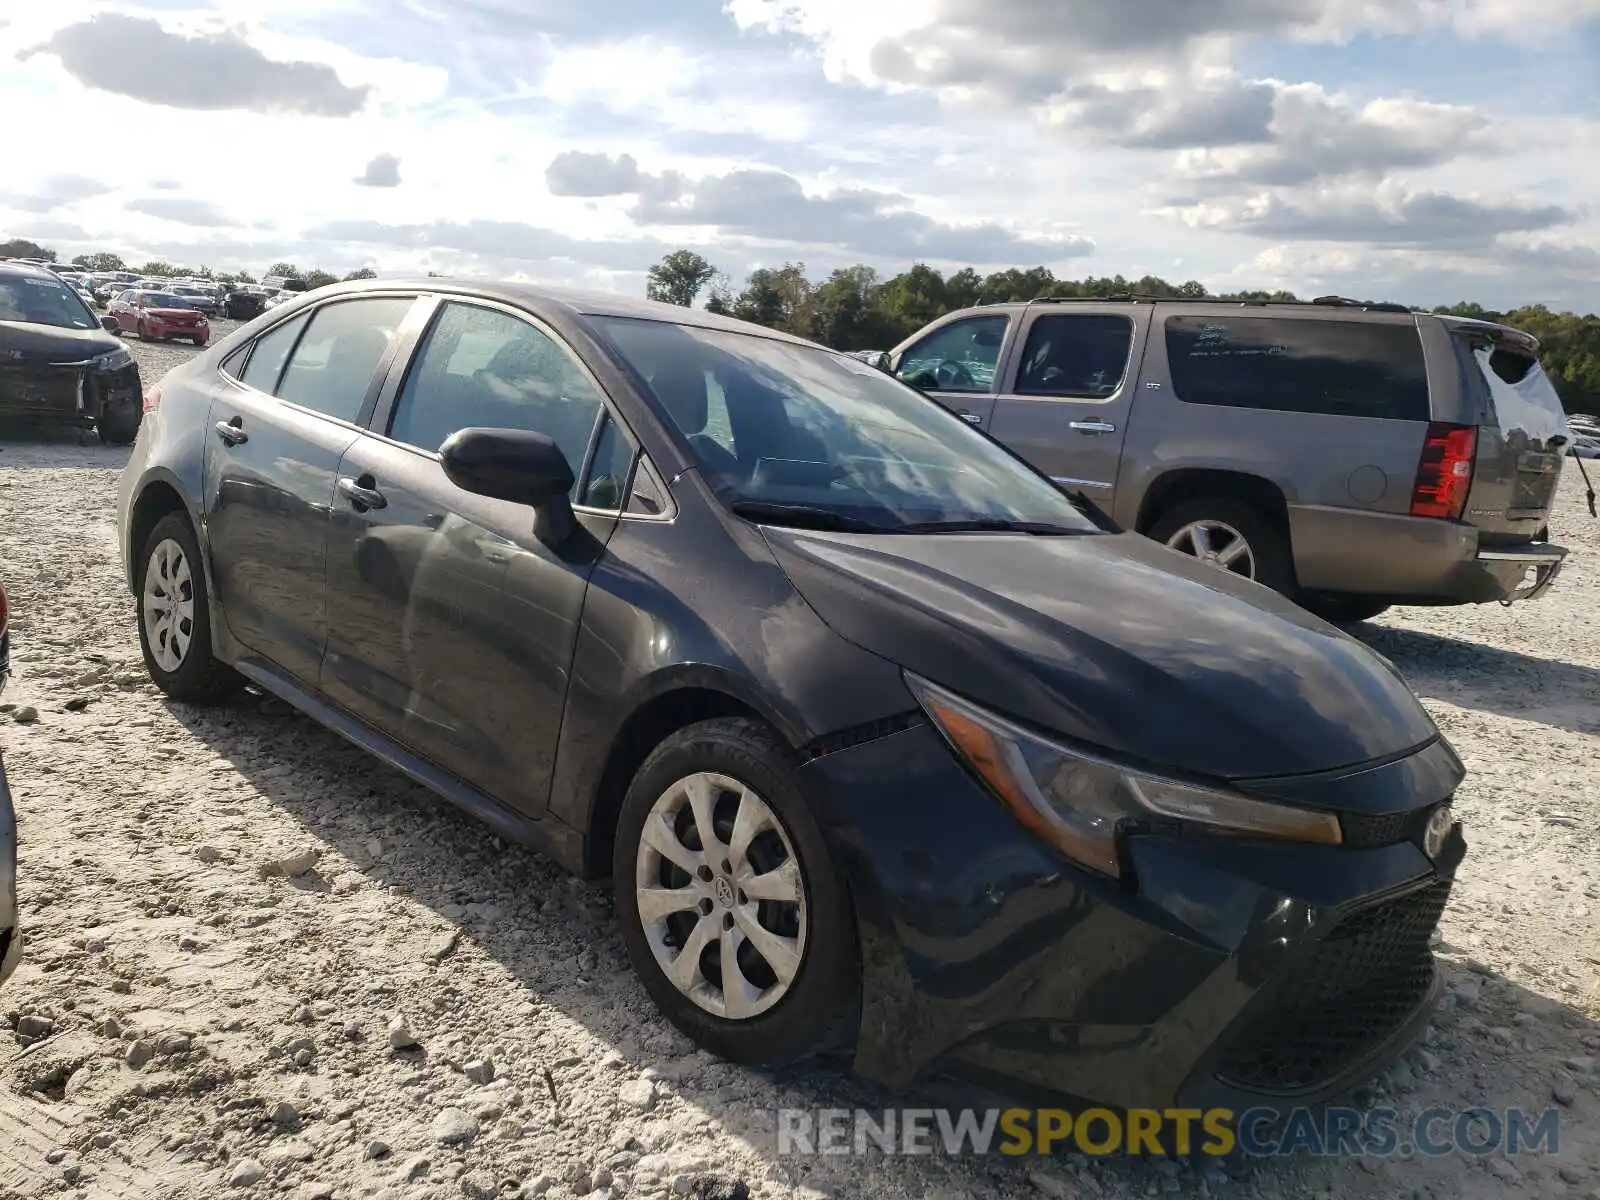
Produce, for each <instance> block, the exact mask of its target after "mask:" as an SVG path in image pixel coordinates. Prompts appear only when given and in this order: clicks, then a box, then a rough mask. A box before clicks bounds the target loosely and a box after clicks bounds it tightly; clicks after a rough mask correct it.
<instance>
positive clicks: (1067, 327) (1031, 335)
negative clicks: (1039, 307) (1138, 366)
mask: <svg viewBox="0 0 1600 1200" xmlns="http://www.w3.org/2000/svg"><path fill="white" fill-rule="evenodd" d="M1132 349H1133V322H1132V321H1130V320H1129V319H1128V318H1127V317H1118V316H1110V315H1106V314H1094V313H1079V314H1063V315H1059V316H1057V315H1054V314H1052V315H1050V316H1044V317H1037V318H1035V320H1034V322H1033V328H1032V329H1030V330H1029V331H1028V341H1027V344H1026V345H1025V346H1024V347H1023V351H1022V361H1021V363H1020V364H1019V365H1018V367H1017V386H1016V390H1017V392H1019V393H1020V394H1022V395H1027V396H1070V397H1081V398H1083V399H1089V400H1104V399H1106V398H1107V397H1108V396H1112V395H1115V394H1116V391H1117V389H1118V388H1120V387H1121V386H1122V380H1123V377H1124V376H1125V375H1126V374H1127V372H1128V356H1129V352H1130V351H1131V350H1132Z"/></svg>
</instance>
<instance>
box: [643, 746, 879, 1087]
mask: <svg viewBox="0 0 1600 1200" xmlns="http://www.w3.org/2000/svg"><path fill="white" fill-rule="evenodd" d="M795 769H796V763H795V760H794V755H793V753H792V752H791V751H790V749H789V747H788V746H787V745H786V744H785V743H784V741H783V740H782V739H781V738H780V737H778V736H777V734H776V733H774V732H773V731H772V730H771V729H770V728H769V727H768V726H766V725H764V724H762V723H760V722H758V721H753V720H747V719H743V718H724V719H718V720H712V721H702V722H700V723H698V724H695V725H691V726H688V727H687V728H685V729H681V730H679V731H678V732H677V733H674V734H672V735H671V736H670V737H668V738H667V739H666V740H665V741H664V742H662V743H661V744H660V745H659V746H657V747H656V748H655V750H654V751H653V752H652V753H651V754H650V756H649V757H648V758H647V759H646V760H645V762H644V764H643V765H642V766H641V767H640V768H639V770H638V772H637V773H636V774H635V776H634V778H633V781H632V783H631V784H630V785H629V787H628V792H627V795H626V797H625V798H624V800H623V802H622V810H621V813H620V815H619V817H618V825H617V833H616V839H615V848H614V852H613V859H612V871H613V875H612V878H613V881H614V883H615V886H616V911H617V919H618V920H619V921H620V922H621V927H622V937H623V941H624V942H625V944H626V945H627V948H628V957H629V959H630V960H631V961H632V963H633V968H634V970H635V971H636V972H637V973H638V975H639V977H640V979H641V980H642V981H643V983H644V986H645V990H646V991H648V992H649V993H650V996H651V998H652V999H653V1000H655V1002H656V1004H657V1006H658V1007H659V1008H660V1009H661V1011H662V1012H663V1013H665V1014H666V1016H667V1019H668V1020H670V1021H671V1022H672V1023H673V1024H674V1025H676V1026H677V1027H678V1028H679V1029H680V1030H682V1031H683V1032H684V1033H685V1034H687V1035H688V1036H689V1037H690V1038H691V1039H693V1040H694V1041H695V1042H696V1043H697V1044H698V1045H700V1046H702V1047H704V1048H705V1049H707V1050H709V1051H711V1052H712V1053H713V1054H716V1055H718V1056H719V1057H721V1058H725V1059H728V1060H729V1061H731V1062H738V1063H746V1064H751V1065H760V1066H778V1065H781V1064H785V1063H792V1062H797V1061H800V1060H802V1059H806V1058H809V1057H812V1056H814V1055H817V1054H821V1053H825V1052H828V1051H833V1050H837V1049H841V1048H844V1047H846V1046H848V1045H850V1044H852V1043H853V1041H854V1038H855V1032H856V1028H857V1026H858V1025H859V1021H860V1016H859V1014H860V990H861V989H860V962H859V954H858V951H857V937H856V924H855V916H854V911H853V908H852V905H851V902H850V895H849V888H848V885H847V884H846V882H845V878H844V874H843V871H842V869H841V868H840V866H839V863H838V859H837V857H836V855H835V854H834V852H833V850H832V848H831V847H830V845H829V843H828V841H827V839H826V837H825V836H824V834H823V832H822V828H821V826H820V825H819V824H818V822H817V820H816V818H815V817H814V816H813V815H812V814H811V811H810V809H809V808H808V806H807V804H806V801H805V799H804V798H803V796H802V794H801V791H800V788H799V786H798V785H797V783H796V780H795V774H794V772H795ZM698 783H703V784H705V785H706V787H707V789H708V791H707V794H708V795H709V797H710V800H709V804H708V805H706V806H705V807H706V809H707V811H710V812H712V813H714V816H713V817H712V819H711V824H712V827H713V830H714V831H715V832H714V834H713V836H714V837H717V838H719V839H721V840H719V841H718V843H717V852H716V853H714V854H712V855H710V856H707V855H705V854H704V853H702V850H701V848H700V847H703V846H704V844H705V843H704V841H703V839H701V838H700V837H699V836H698V830H699V822H698V821H697V820H696V819H695V816H694V812H695V806H694V804H693V803H692V802H690V800H689V799H688V796H689V793H690V792H691V791H693V790H694V789H695V787H696V785H697V784H698ZM735 788H737V789H739V790H738V791H735V790H734V789H735ZM752 801H754V807H753V808H751V809H750V811H749V813H748V814H746V816H747V819H748V820H750V821H752V822H754V823H755V824H756V826H757V829H758V832H757V833H756V834H755V836H753V837H751V838H749V839H748V840H747V844H746V850H747V851H748V853H747V854H745V855H741V854H740V853H739V852H738V851H737V850H735V849H732V848H731V847H730V845H729V843H731V842H732V832H731V829H732V825H733V816H732V814H734V813H740V812H743V810H744V806H745V805H749V804H751V802H752ZM669 814H670V815H669ZM674 818H675V819H674ZM679 822H687V824H681V823H679ZM647 831H648V832H647ZM680 832H681V833H683V834H685V835H686V836H688V837H689V841H692V842H694V843H696V846H695V847H691V846H690V845H689V842H688V841H685V840H683V839H682V838H681V837H680V836H679V833H680ZM662 839H669V840H670V842H672V843H675V845H672V846H671V847H670V848H671V851H672V854H673V856H674V857H672V858H671V859H669V858H668V856H667V855H665V854H662V853H660V852H659V851H658V850H657V849H656V847H657V846H660V845H663V844H666V843H664V842H663V840H662ZM719 856H721V861H717V860H718V859H719ZM696 863H698V864H699V867H698V869H697V871H696V872H695V873H691V872H690V871H688V870H687V869H686V865H691V866H692V865H694V864H696ZM730 866H731V867H732V870H731V871H730V870H728V869H727V868H728V867H730ZM755 879H767V880H768V883H767V886H766V888H765V889H763V890H768V891H772V892H775V893H784V894H785V897H786V898H785V899H782V900H775V899H766V898H760V897H756V896H747V894H746V892H745V891H744V890H743V888H742V887H741V886H740V884H741V883H743V884H744V885H745V886H747V887H748V886H750V884H751V882H752V881H753V880H755ZM780 885H781V886H780ZM789 886H793V888H794V891H793V892H792V893H791V892H787V890H786V889H787V888H788V887H789ZM676 891H682V892H683V893H685V895H684V897H683V898H682V899H678V898H675V897H671V896H670V895H669V893H671V892H676ZM752 891H754V889H753V888H752ZM788 895H796V897H797V898H796V899H795V900H790V899H787V896H788ZM647 896H649V897H650V898H651V900H652V901H653V903H642V901H643V900H644V898H645V897H647ZM693 896H698V897H699V899H698V901H697V907H688V906H687V905H688V901H689V899H690V898H691V897H693ZM664 898H665V901H666V902H665V903H663V902H662V901H663V899H664ZM674 904H677V905H683V906H684V907H678V908H673V907H672V906H673V905H674ZM642 914H643V915H642ZM647 919H648V920H647ZM753 923H754V924H759V925H760V927H761V928H760V932H759V933H758V935H757V936H758V937H759V938H760V939H761V941H762V942H763V949H766V948H767V947H776V949H777V950H778V951H779V952H781V954H782V958H781V959H780V957H779V954H778V953H773V958H772V959H771V960H770V961H769V959H768V958H766V957H764V956H763V955H762V953H761V952H760V951H757V950H756V949H755V946H756V944H755V942H752V941H751V940H750V939H749V938H748V937H747V936H746V934H745V931H746V930H747V929H751V928H752V924H753ZM697 939H698V940H699V941H698V944H700V945H701V947H702V950H701V953H700V954H699V955H697V956H696V959H695V960H694V963H693V964H685V966H684V971H683V973H682V975H681V976H680V978H681V979H683V980H686V981H687V983H683V982H674V980H673V978H672V977H671V976H669V974H668V968H669V967H670V966H671V965H673V964H674V963H676V962H677V961H678V960H679V959H681V958H682V956H683V955H684V954H685V953H688V951H687V950H684V949H680V948H678V947H682V946H683V945H685V944H688V943H691V942H695V941H697ZM725 939H726V942H725ZM768 939H771V940H770V941H769V940H768ZM674 949H677V953H676V954H675V955H674V954H673V953H672V951H673V950H674ZM730 949H731V953H732V955H733V959H734V964H735V969H736V970H738V971H739V974H740V984H739V989H738V993H737V997H734V996H730V995H729V993H728V992H727V990H726V989H725V988H723V987H722V986H721V980H722V979H723V975H722V970H721V966H722V963H723V961H724V960H725V959H726V958H727V956H728V954H729V952H730ZM747 951H750V952H752V953H750V954H747V953H746V952H747ZM768 953H772V951H771V950H768ZM774 962H778V963H780V966H782V969H783V970H787V971H788V972H789V979H788V980H787V981H785V980H784V979H783V978H782V974H781V973H780V970H775V969H774V968H773V965H772V964H773V963H774ZM713 975H715V976H716V978H713ZM696 997H698V999H697V998H696ZM734 1003H737V1004H738V1006H739V1007H741V1008H742V1009H744V1011H743V1012H740V1013H738V1014H736V1015H735V1016H734V1017H729V1016H728V1015H726V1014H727V1009H728V1007H729V1006H730V1004H734Z"/></svg>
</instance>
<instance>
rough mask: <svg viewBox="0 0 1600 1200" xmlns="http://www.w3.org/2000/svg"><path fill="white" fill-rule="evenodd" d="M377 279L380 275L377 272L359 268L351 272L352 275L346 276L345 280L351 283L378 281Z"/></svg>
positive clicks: (369, 268)
mask: <svg viewBox="0 0 1600 1200" xmlns="http://www.w3.org/2000/svg"><path fill="white" fill-rule="evenodd" d="M377 277H378V273H377V272H376V271H374V270H373V269H372V268H371V267H357V268H356V269H355V270H354V271H351V272H350V274H348V275H346V276H345V280H346V281H349V280H351V279H376V278H377Z"/></svg>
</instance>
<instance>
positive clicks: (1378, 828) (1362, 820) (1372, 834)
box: [1339, 801, 1448, 850]
mask: <svg viewBox="0 0 1600 1200" xmlns="http://www.w3.org/2000/svg"><path fill="white" fill-rule="evenodd" d="M1446 803H1448V801H1446ZM1433 812H1434V809H1433V806H1431V805H1430V806H1429V807H1427V808H1413V809H1411V810H1409V811H1407V812H1398V813H1382V814H1380V815H1377V816H1370V815H1368V814H1366V813H1340V814H1339V827H1340V831H1341V833H1342V834H1343V836H1344V844H1345V845H1346V846H1349V847H1350V848H1352V849H1356V850H1360V849H1363V848H1365V847H1368V846H1388V845H1391V844H1393V843H1394V842H1415V843H1416V844H1417V845H1419V846H1420V845H1422V838H1423V834H1424V833H1425V832H1426V831H1427V828H1428V818H1429V817H1431V816H1432V815H1433Z"/></svg>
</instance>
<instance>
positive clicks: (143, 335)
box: [138, 321, 150, 342]
mask: <svg viewBox="0 0 1600 1200" xmlns="http://www.w3.org/2000/svg"><path fill="white" fill-rule="evenodd" d="M138 334H139V340H140V341H141V342H148V341H149V340H150V331H149V330H148V329H146V328H145V324H144V322H143V321H140V322H139V329H138Z"/></svg>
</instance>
